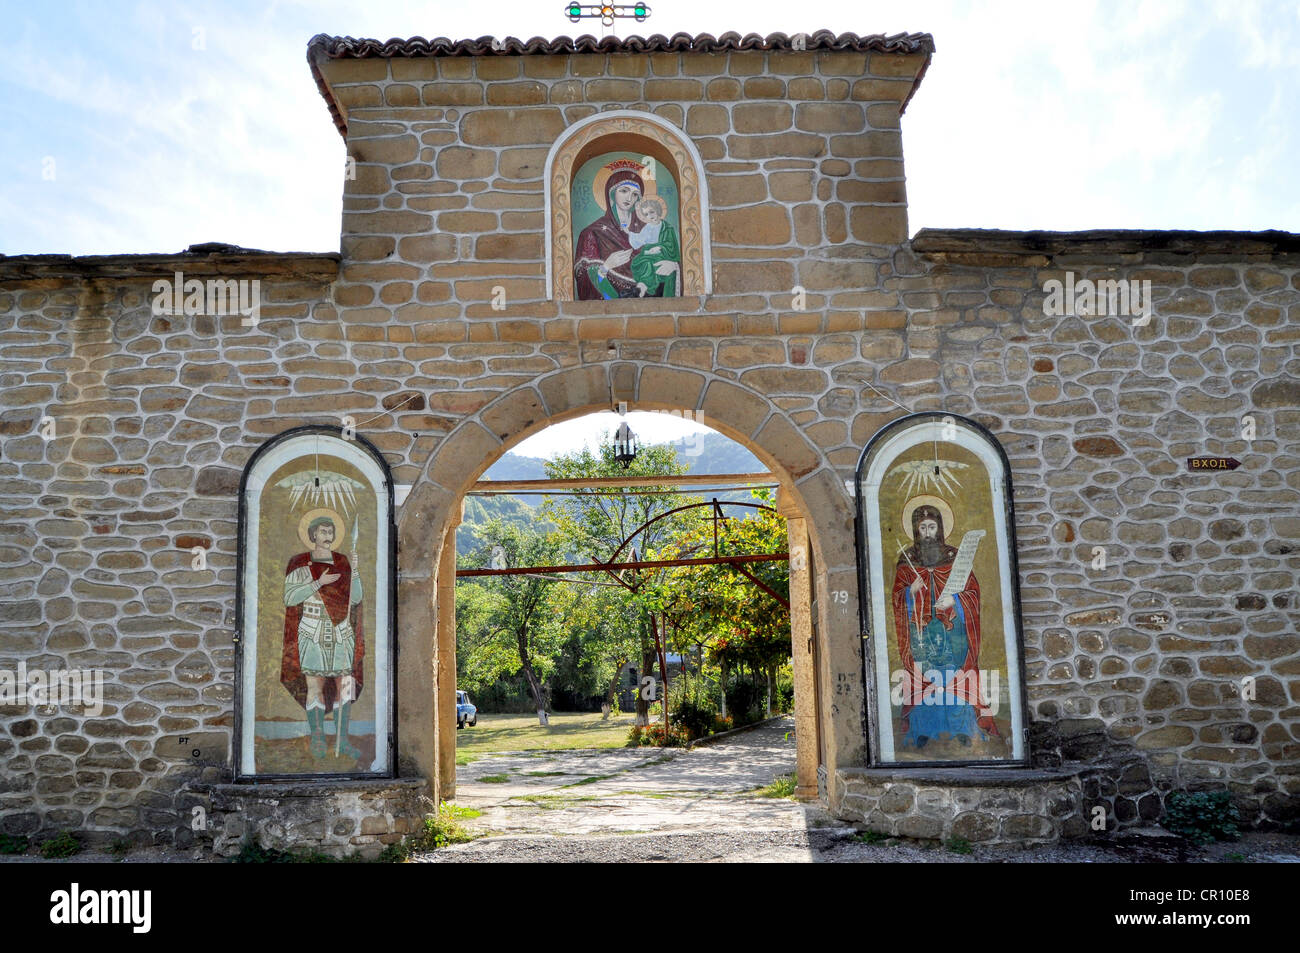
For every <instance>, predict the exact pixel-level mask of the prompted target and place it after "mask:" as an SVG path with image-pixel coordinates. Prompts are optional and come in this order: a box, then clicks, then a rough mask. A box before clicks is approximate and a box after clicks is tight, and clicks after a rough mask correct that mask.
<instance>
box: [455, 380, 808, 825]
mask: <svg viewBox="0 0 1300 953" xmlns="http://www.w3.org/2000/svg"><path fill="white" fill-rule="evenodd" d="M620 410H622V411H623V412H625V413H626V417H624V416H622V415H621V414H620V415H619V416H615V415H614V414H613V413H608V412H606V413H594V414H588V415H584V416H582V417H579V418H576V419H571V420H569V421H567V422H565V423H562V424H558V425H551V426H549V427H546V428H545V429H543V430H542V431H540V432H538V433H535V434H533V435H531V436H530V437H528V438H527V439H524V440H523V441H522V442H520V443H516V444H515V445H514V446H515V448H516V449H517V450H518V453H515V452H510V451H507V452H506V453H505V454H504V455H503V456H501V457H499V458H498V459H497V461H496V462H495V463H494V464H493V466H492V467H490V468H489V470H488V471H487V472H486V473H485V474H484V478H483V479H481V480H479V481H478V482H476V483H474V484H473V486H472V488H471V489H470V491H469V492H468V493H467V495H466V497H465V498H464V500H463V501H462V506H461V510H460V515H461V519H462V522H461V524H460V526H459V527H457V529H456V530H454V531H452V534H449V538H448V539H447V540H446V542H445V545H446V546H447V547H448V549H449V550H450V549H452V547H453V540H452V538H451V537H452V535H454V537H455V544H454V551H455V554H456V555H455V558H456V560H457V561H456V573H455V577H456V580H457V582H456V586H455V589H454V590H453V594H452V598H451V600H447V599H446V598H445V597H443V598H442V600H441V601H440V612H439V616H440V618H439V624H440V627H445V628H441V631H442V632H444V633H445V634H446V635H448V636H450V637H449V638H448V639H447V642H453V640H454V643H453V644H452V645H447V644H446V643H442V644H440V646H439V652H440V657H439V671H440V673H444V672H445V673H448V674H450V673H451V672H452V670H453V665H454V667H455V670H456V672H457V673H458V679H457V682H456V695H457V702H458V705H457V709H456V711H455V713H454V716H453V717H454V722H453V721H452V719H451V718H448V717H446V716H445V715H444V714H443V710H442V709H440V711H439V715H440V719H439V724H440V730H439V745H440V751H439V760H440V765H441V768H442V770H441V771H440V774H441V776H442V778H443V781H442V784H441V788H442V791H443V794H444V796H448V795H449V794H450V792H451V791H452V790H453V788H452V783H453V782H451V781H450V779H447V777H446V776H447V774H449V773H450V771H448V770H447V769H448V767H450V765H451V764H452V762H453V760H454V761H455V764H456V765H457V776H458V782H459V784H460V785H461V786H463V787H465V790H463V791H462V792H461V793H462V794H463V795H465V796H469V797H471V799H472V801H471V803H492V804H494V805H497V804H499V803H510V802H511V800H512V799H511V798H505V799H503V798H502V797H501V795H502V794H506V793H507V792H508V793H509V794H512V795H515V796H518V797H519V798H521V799H522V800H525V801H527V800H531V799H532V798H534V797H540V798H547V799H549V798H552V797H554V798H556V799H558V800H561V801H562V800H564V798H563V796H562V795H557V794H538V793H537V792H536V791H535V790H534V789H535V788H537V787H539V786H542V785H559V787H561V788H562V787H567V786H569V785H566V784H564V783H563V782H561V781H549V780H546V781H543V780H532V779H530V778H529V777H526V775H527V776H534V775H542V776H544V777H545V776H550V775H561V774H564V773H566V772H565V771H556V770H550V771H538V770H536V768H537V767H538V762H536V761H531V760H527V761H522V762H520V763H518V764H515V762H514V761H512V760H511V759H512V757H513V758H515V759H518V758H519V757H521V755H519V754H515V755H511V754H506V753H505V752H516V753H517V752H530V754H528V755H527V757H528V758H546V759H548V760H547V762H546V763H545V764H543V765H542V767H545V768H550V769H555V768H570V769H572V768H575V767H579V766H581V768H582V769H581V771H580V772H579V773H582V774H583V775H584V776H585V777H586V778H587V780H594V778H593V776H592V769H591V767H590V765H591V764H592V762H591V761H590V760H589V759H591V758H593V757H594V758H597V759H598V760H599V761H600V763H601V764H603V765H604V766H605V767H604V768H603V769H602V770H609V771H611V774H610V775H608V777H613V776H615V775H622V774H624V773H625V772H628V771H634V770H635V769H628V768H625V767H623V765H624V764H625V763H627V762H626V759H625V758H624V757H623V756H624V755H634V754H635V752H626V751H621V750H619V751H611V750H610V749H622V748H625V747H628V746H635V745H636V744H637V742H640V744H641V745H643V746H644V745H650V746H652V747H655V748H656V749H661V748H680V746H682V745H684V744H686V743H688V742H704V743H708V742H712V741H714V740H715V739H716V738H722V739H724V740H725V741H726V743H724V744H723V745H721V746H720V747H717V748H714V749H712V750H711V751H710V752H709V754H710V755H721V754H722V753H723V752H724V751H725V752H726V753H727V754H731V753H732V752H733V751H735V750H736V749H735V748H733V746H735V745H740V744H741V741H742V739H740V738H738V737H736V736H735V734H733V732H737V731H738V729H742V728H751V727H754V726H756V725H765V726H766V727H767V728H769V729H775V728H778V727H780V726H782V725H783V726H784V727H783V728H782V729H781V730H782V732H783V733H784V741H785V742H786V744H785V749H786V750H785V758H786V761H784V762H783V761H781V759H780V755H776V756H775V758H774V752H773V751H772V750H771V747H772V746H771V744H770V742H769V745H768V747H767V748H766V749H764V751H763V754H762V755H761V756H758V757H755V758H753V765H752V768H751V770H750V772H749V773H750V774H754V776H753V777H747V778H746V782H745V783H747V784H749V786H751V787H753V786H758V787H762V786H763V785H765V784H768V783H770V782H772V781H773V780H774V777H775V776H774V775H773V773H772V772H773V767H774V765H779V772H780V775H781V776H782V777H781V780H780V781H778V783H783V782H788V783H791V784H793V781H794V778H795V777H796V775H797V774H798V772H797V757H796V749H797V748H798V747H799V746H802V747H804V748H805V749H806V754H807V757H806V758H805V765H804V767H805V770H804V777H803V778H802V779H801V780H802V781H803V784H802V790H801V793H802V794H803V795H804V796H805V797H809V796H810V795H811V794H812V793H813V792H815V790H816V777H815V773H814V771H815V761H814V759H815V758H816V751H817V738H816V714H815V712H816V709H815V705H813V704H812V699H813V696H814V695H815V689H814V688H813V687H812V686H810V685H805V686H804V687H803V689H802V691H797V690H796V689H795V684H794V683H795V679H794V672H793V667H794V659H793V646H794V644H795V641H796V639H795V636H796V634H797V633H796V629H794V628H793V627H792V625H791V621H792V617H791V608H792V602H798V603H800V604H801V605H802V604H807V603H809V602H810V593H809V592H808V591H807V590H808V586H809V583H808V580H809V574H808V572H807V564H808V556H807V546H806V541H804V540H802V539H800V540H798V541H797V543H796V546H795V548H794V551H793V552H791V551H790V547H789V542H788V538H787V533H788V530H787V521H786V518H785V516H784V515H782V513H781V510H782V509H784V510H785V511H786V512H791V513H793V512H794V507H793V506H792V505H791V500H790V496H791V493H790V491H789V490H788V489H786V490H784V491H782V488H781V480H780V478H779V477H778V476H776V475H775V474H773V473H772V472H771V471H770V470H769V469H768V468H767V467H766V465H765V464H763V463H762V462H761V461H760V460H759V459H757V458H756V457H755V456H754V455H753V454H752V453H751V452H749V451H748V450H746V449H745V448H744V447H743V446H742V445H741V444H739V443H737V442H735V441H733V440H731V439H729V438H727V437H725V436H724V435H722V434H720V433H718V432H717V431H714V430H711V429H710V428H708V427H706V426H704V425H702V423H696V422H694V421H689V420H683V418H682V416H681V412H680V411H673V412H671V413H670V414H667V415H666V414H662V413H644V412H640V413H639V412H637V411H634V410H633V411H630V412H628V409H627V407H626V404H624V405H623V406H622V407H621V408H620ZM688 413H689V412H688ZM629 424H634V425H635V426H636V434H639V435H640V436H639V443H640V445H639V446H638V437H637V436H636V435H634V433H633V430H632V429H630V427H629ZM647 427H649V428H650V432H649V433H647V430H646V428H647ZM561 432H569V433H577V432H581V433H583V434H584V438H585V440H586V441H588V442H589V443H588V445H586V446H583V445H582V444H581V443H577V444H575V442H574V438H572V437H571V438H570V439H569V440H568V441H565V439H564V437H563V436H562V435H561ZM684 432H688V433H690V438H689V439H687V438H686V437H685V436H684V435H683V434H684ZM665 433H667V434H670V435H672V436H680V437H681V438H682V439H680V440H679V441H677V445H674V444H673V442H667V443H665V442H662V437H663V435H664V434H665ZM597 435H599V436H597ZM656 437H658V438H659V440H660V441H661V442H655V440H656ZM670 440H671V438H670ZM578 447H580V449H578ZM566 448H567V452H565V449H566ZM534 454H535V455H534ZM520 477H523V478H522V479H521V478H520ZM530 477H531V478H530ZM778 497H780V499H779V500H778ZM445 564H446V563H445V562H444V566H445ZM792 567H793V569H794V570H795V571H794V573H793V579H792V574H791V572H790V569H791V568H792ZM792 582H793V587H794V589H798V588H799V587H802V591H793V589H792ZM440 589H443V586H441V585H440ZM448 601H451V602H452V603H453V605H454V608H453V609H452V610H451V612H448V611H447V609H446V604H447V602H448ZM449 615H450V616H451V625H450V626H447V625H446V622H447V616H449ZM800 618H801V621H802V623H803V629H805V630H806V629H807V628H808V626H807V621H808V616H807V613H803V614H802V615H801V616H800ZM449 630H450V631H449ZM452 631H454V635H452ZM798 641H799V642H800V643H802V644H803V645H804V646H807V645H809V644H810V642H811V632H810V631H802V632H801V637H800V638H798ZM448 649H454V651H455V652H456V653H457V654H456V658H455V662H454V663H453V660H452V657H451V656H450V654H449V652H448ZM800 661H801V662H804V661H806V659H801V660H800ZM800 668H801V670H802V671H801V674H802V675H805V676H807V675H808V674H809V672H810V670H811V666H809V665H806V664H804V665H801V666H800ZM611 674H612V676H613V677H612V678H611V677H610V676H611ZM815 678H816V676H815V672H813V673H812V679H811V680H812V681H815ZM467 689H468V690H471V691H473V692H474V693H475V697H477V699H478V703H477V705H476V706H475V707H474V708H473V709H472V710H473V713H474V714H473V720H474V723H475V726H476V727H477V728H478V730H476V731H472V732H471V731H462V729H463V728H465V727H467V718H468V717H469V713H470V711H471V709H470V708H468V707H464V708H462V707H461V704H463V703H464V702H465V701H467V698H466V696H465V694H464V692H465V690H467ZM445 698H446V695H445V693H444V694H443V695H442V696H441V701H442V703H445ZM796 702H797V703H798V704H799V705H801V706H802V707H803V708H804V714H805V718H804V719H803V722H804V724H803V726H802V730H801V731H799V732H791V731H789V729H790V727H792V722H791V721H790V720H789V718H785V719H784V720H783V718H782V713H786V714H787V715H793V714H794V711H793V710H792V709H793V705H794V703H796ZM597 705H599V710H600V712H601V714H599V715H598V716H596V717H592V716H590V715H585V714H584V713H585V712H592V711H596V710H598V709H597V707H596V706H597ZM611 711H612V712H613V713H614V715H615V717H613V718H611V717H610V714H611ZM526 712H532V713H535V715H536V717H535V718H533V717H532V716H531V715H530V714H525V713H526ZM670 712H671V714H670ZM480 715H483V717H484V719H485V722H484V724H482V725H479V724H478V720H479V716H480ZM452 724H454V726H455V730H452V728H451V727H450V726H451V725H452ZM629 729H630V730H629ZM795 735H797V741H792V736H795ZM768 736H769V737H770V736H772V732H770V731H769V732H768ZM776 737H780V735H779V734H778V735H776ZM458 740H459V741H462V742H467V744H465V745H464V746H463V748H464V750H463V751H462V750H461V748H462V745H460V744H458V743H457V742H458ZM752 740H754V739H750V738H748V737H747V738H746V739H744V741H752ZM449 741H450V743H448V742H449ZM453 746H454V747H453ZM740 750H745V749H743V748H741V749H740ZM568 751H579V752H582V753H581V754H580V755H578V758H577V761H575V760H574V759H573V758H569V759H567V760H566V759H564V758H562V757H561V758H559V759H558V760H557V759H556V757H555V753H556V752H568ZM598 752H599V753H598ZM643 754H649V753H648V752H643ZM742 757H743V756H742ZM485 759H486V761H488V762H490V763H491V767H486V768H485V767H484V760H485ZM471 760H475V761H478V762H479V763H478V764H476V765H475V766H474V767H472V768H468V769H465V768H463V767H462V766H464V765H466V764H468V763H469V761H471ZM666 760H671V758H670V757H664V758H656V759H655V760H652V761H649V762H643V763H649V764H652V765H653V764H656V763H662V762H663V761H666ZM714 760H716V759H714ZM744 760H746V761H750V758H748V757H745V758H744ZM737 768H738V766H733V768H732V771H736V770H737ZM754 769H756V772H757V773H755V770H754ZM479 775H483V776H484V777H485V778H487V779H488V780H490V782H491V785H492V786H491V788H490V789H488V788H485V787H484V786H482V785H480V784H479V783H478V782H477V780H476V779H477V778H478V776H479ZM786 775H788V776H789V777H788V778H786V777H785V776H786ZM633 776H635V777H638V778H640V777H643V775H639V774H636V775H632V774H629V777H633ZM569 780H570V781H572V780H573V779H572V778H570V779H569ZM728 781H729V782H730V783H731V784H733V786H734V784H735V782H736V781H737V778H734V777H732V778H729V779H728ZM548 790H549V789H548ZM557 790H558V788H557ZM737 790H740V789H737ZM586 793H588V794H591V793H595V792H594V789H587V790H586ZM623 793H625V794H627V793H633V792H626V791H625V792H623ZM460 803H466V802H465V801H464V799H463V798H462V799H461V801H460ZM638 816H642V815H638ZM497 819H498V820H504V819H503V818H500V816H499V815H498V818H497ZM494 826H497V825H494Z"/></svg>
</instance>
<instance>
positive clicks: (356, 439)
mask: <svg viewBox="0 0 1300 953" xmlns="http://www.w3.org/2000/svg"><path fill="white" fill-rule="evenodd" d="M305 434H320V435H324V436H328V437H334V438H336V439H339V440H344V439H346V440H348V441H349V442H352V443H356V444H358V445H359V446H360V447H361V448H362V449H364V450H365V451H366V453H367V454H369V455H370V457H371V458H372V459H373V460H374V461H375V462H376V463H377V464H379V467H380V471H381V472H382V473H383V484H384V487H383V488H384V492H385V493H386V494H387V497H388V658H389V666H388V680H389V684H388V685H387V689H388V700H389V705H388V725H387V726H385V727H386V728H387V736H388V770H387V771H386V772H384V771H367V772H352V773H343V772H328V773H320V774H245V773H244V770H243V769H244V765H243V764H241V763H240V757H241V748H242V741H243V730H244V626H245V622H246V621H247V620H245V619H244V570H245V562H246V554H245V552H244V538H245V531H246V530H247V520H248V512H247V506H246V497H247V491H248V475H249V474H250V473H251V472H252V471H253V467H254V466H255V465H256V464H257V461H258V460H259V459H261V457H262V455H263V454H265V453H267V452H268V451H270V450H271V448H273V447H275V446H276V445H278V444H280V443H283V442H284V441H285V440H289V439H291V438H293V437H300V436H303V435H305ZM393 513H394V509H393V474H392V471H391V470H390V469H389V467H388V462H387V461H386V460H385V459H384V456H383V454H382V453H380V452H379V450H378V449H377V448H376V447H375V445H374V444H372V443H371V442H370V441H369V440H367V439H366V438H365V437H363V436H361V435H360V434H353V436H352V437H350V438H345V437H343V428H341V427H333V426H327V425H322V424H308V425H306V426H302V427H294V428H292V429H290V430H286V431H284V432H282V433H279V434H276V435H275V436H274V437H272V438H271V439H269V440H267V441H265V442H264V443H263V444H262V445H261V446H260V447H258V448H257V450H256V451H255V452H254V453H253V455H252V457H250V458H249V460H248V462H247V463H246V464H245V465H244V472H243V473H242V474H241V475H240V477H239V528H238V534H239V535H238V543H237V546H238V548H237V559H236V569H235V573H236V575H235V603H236V616H235V618H236V622H235V648H236V652H235V728H234V731H235V734H234V738H233V739H232V744H231V748H232V751H231V755H232V761H233V765H234V779H235V781H236V782H239V783H257V782H273V781H299V782H302V781H356V780H364V779H367V778H395V777H397V651H398V644H397V522H396V520H395V518H394V515H393ZM380 584H381V585H382V581H380ZM254 624H256V623H254ZM380 730H381V727H380V726H379V725H376V726H375V733H376V735H378V734H379V732H380ZM379 741H380V739H379V738H378V737H376V739H375V745H376V748H378V745H379Z"/></svg>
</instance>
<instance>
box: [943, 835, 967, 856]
mask: <svg viewBox="0 0 1300 953" xmlns="http://www.w3.org/2000/svg"><path fill="white" fill-rule="evenodd" d="M943 846H944V847H946V848H948V851H949V853H953V854H972V853H974V852H975V848H973V847H971V844H970V841H968V840H967V839H966V838H964V837H949V838H948V839H947V840H946V841H944V842H943Z"/></svg>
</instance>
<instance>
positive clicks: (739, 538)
mask: <svg viewBox="0 0 1300 953" xmlns="http://www.w3.org/2000/svg"><path fill="white" fill-rule="evenodd" d="M751 495H752V497H753V500H752V502H753V503H754V504H755V505H756V506H771V505H772V503H773V499H772V495H771V491H770V490H755V491H753V492H752V494H751ZM737 513H739V514H743V515H742V516H740V517H738V516H737ZM724 515H725V516H726V518H725V519H724V520H722V521H721V522H720V526H719V530H718V536H717V540H716V550H717V553H718V555H720V556H731V555H759V554H764V553H780V552H784V551H785V550H786V548H787V546H788V540H787V536H786V531H785V520H784V519H782V518H781V517H780V516H779V515H777V514H776V513H775V512H773V511H771V510H763V509H753V508H750V507H743V508H742V507H735V506H732V507H725V506H724ZM714 549H715V540H714V527H713V523H712V522H711V521H707V522H706V521H703V520H701V521H698V522H697V524H696V525H695V526H693V527H692V528H691V529H689V530H688V531H687V532H685V533H682V534H681V535H679V536H678V537H676V538H674V539H673V541H672V543H671V545H669V546H667V547H665V549H664V551H663V553H662V554H661V555H663V556H664V557H665V558H689V557H696V558H698V557H701V556H712V555H713V553H714ZM746 573H748V575H746ZM749 576H753V577H754V578H755V579H757V580H759V581H760V582H761V583H763V585H764V586H766V587H767V588H768V589H771V590H772V591H773V592H775V593H776V594H777V595H779V596H781V597H782V598H784V599H787V600H788V599H789V597H790V572H789V567H788V566H787V565H786V563H784V562H782V561H779V560H777V561H772V562H756V563H747V564H745V571H744V572H741V571H740V570H739V569H737V568H736V567H734V566H728V565H725V564H720V565H714V566H684V567H680V568H675V569H671V570H669V571H668V574H667V578H666V579H665V580H664V584H663V585H662V586H661V587H660V593H661V595H662V609H663V611H665V612H667V613H669V615H670V617H671V618H672V621H673V626H674V631H675V634H676V635H677V637H678V639H679V641H682V640H684V641H689V642H694V643H696V644H697V645H700V646H701V647H703V646H708V648H709V660H710V661H712V662H715V663H720V664H725V665H727V666H728V667H735V666H738V665H742V664H743V665H748V666H750V667H752V668H759V669H763V670H768V669H770V668H773V667H775V666H778V665H780V664H781V663H782V662H783V661H784V660H785V659H787V658H789V657H790V613H789V611H788V610H786V609H785V608H784V607H783V606H782V605H780V603H778V602H777V601H776V600H775V599H773V597H772V596H771V595H770V594H769V593H767V592H765V591H764V590H763V589H762V588H761V587H760V586H758V585H755V583H754V582H753V581H752V580H751V579H750V578H749Z"/></svg>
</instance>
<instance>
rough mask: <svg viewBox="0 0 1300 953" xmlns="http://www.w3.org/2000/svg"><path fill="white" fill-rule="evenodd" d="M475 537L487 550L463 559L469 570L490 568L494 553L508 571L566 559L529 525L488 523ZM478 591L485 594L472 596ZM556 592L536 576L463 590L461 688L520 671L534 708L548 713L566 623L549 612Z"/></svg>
mask: <svg viewBox="0 0 1300 953" xmlns="http://www.w3.org/2000/svg"><path fill="white" fill-rule="evenodd" d="M476 534H477V536H478V537H479V539H480V540H482V544H483V545H482V548H481V549H479V550H478V551H477V552H476V553H474V554H473V556H471V557H470V558H468V559H466V560H465V562H466V563H467V564H468V566H469V567H471V568H485V567H488V566H490V565H491V563H492V555H493V553H494V552H496V553H498V554H502V555H504V558H505V564H506V566H508V567H513V566H544V565H555V564H558V563H559V562H560V561H561V560H562V558H563V552H562V549H561V546H560V543H559V542H558V541H557V540H556V539H554V538H553V537H552V536H550V535H546V536H543V535H541V534H540V533H538V532H537V531H536V529H534V528H533V527H531V526H527V527H524V526H515V525H510V524H507V523H504V522H502V521H501V520H489V521H488V522H487V523H484V524H483V525H482V526H479V527H478V528H477V530H476ZM476 587H477V588H479V589H480V590H482V592H480V593H473V592H471V590H472V589H474V588H476ZM553 587H554V583H553V581H552V580H551V579H550V578H548V577H546V576H536V575H511V576H487V577H480V578H479V579H477V580H476V582H475V583H473V584H471V585H469V586H462V587H460V595H461V597H462V598H463V600H464V610H463V612H461V611H459V608H460V607H459V606H458V615H457V636H458V641H459V642H460V647H459V651H458V652H457V660H458V671H457V684H459V685H461V686H463V687H466V688H470V687H471V686H472V687H473V688H475V689H477V688H478V687H479V686H481V685H484V684H491V683H492V682H495V681H496V680H497V679H498V678H500V677H501V676H503V675H513V674H515V673H516V672H518V671H520V670H522V671H523V674H524V677H525V678H526V679H527V682H528V688H529V691H530V692H531V694H532V697H533V702H534V705H535V707H536V709H537V710H539V711H546V710H549V709H550V699H549V690H548V686H547V681H548V679H549V678H550V675H551V672H552V671H553V670H554V668H555V658H556V655H557V654H558V652H559V648H560V645H561V644H562V643H563V641H564V636H565V629H564V625H563V619H562V618H561V617H559V616H557V614H556V613H555V612H554V611H552V610H551V608H550V602H551V598H552V593H551V590H552V588H553ZM462 631H463V637H462ZM462 654H463V655H464V664H463V665H460V661H459V660H460V656H461V655H462Z"/></svg>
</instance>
